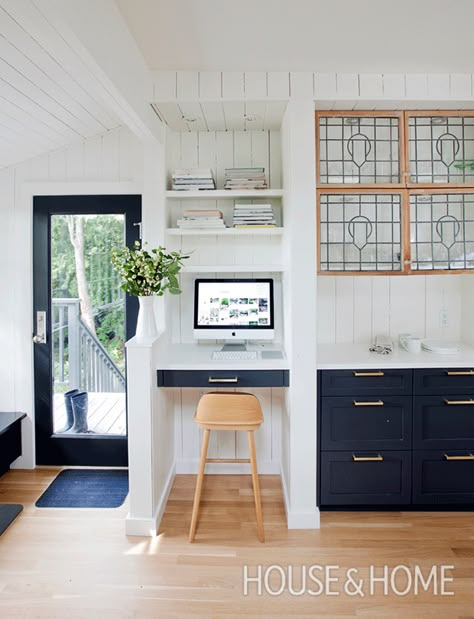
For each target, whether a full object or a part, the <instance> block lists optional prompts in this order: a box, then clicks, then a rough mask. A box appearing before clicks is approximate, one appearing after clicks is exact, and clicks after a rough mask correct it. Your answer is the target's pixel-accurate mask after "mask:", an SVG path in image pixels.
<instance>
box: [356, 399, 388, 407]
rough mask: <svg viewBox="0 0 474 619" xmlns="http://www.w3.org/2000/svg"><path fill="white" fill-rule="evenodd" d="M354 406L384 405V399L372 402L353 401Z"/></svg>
mask: <svg viewBox="0 0 474 619" xmlns="http://www.w3.org/2000/svg"><path fill="white" fill-rule="evenodd" d="M352 405H353V406H383V405H384V403H383V401H382V400H375V401H372V402H359V401H358V400H353V401H352Z"/></svg>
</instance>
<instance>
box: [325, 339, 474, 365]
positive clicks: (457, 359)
mask: <svg viewBox="0 0 474 619" xmlns="http://www.w3.org/2000/svg"><path fill="white" fill-rule="evenodd" d="M317 364H318V369H319V370H352V369H354V368H357V369H359V368H360V369H375V368H400V369H403V368H440V367H441V368H460V367H474V347H472V346H469V345H467V344H461V345H460V350H459V352H458V353H455V354H450V355H440V354H436V353H431V352H426V351H421V352H419V353H409V352H407V351H406V350H401V349H400V347H399V346H398V344H395V346H394V350H393V353H391V354H389V355H380V354H378V353H375V352H370V351H369V344H368V343H367V345H364V344H319V345H318V356H317Z"/></svg>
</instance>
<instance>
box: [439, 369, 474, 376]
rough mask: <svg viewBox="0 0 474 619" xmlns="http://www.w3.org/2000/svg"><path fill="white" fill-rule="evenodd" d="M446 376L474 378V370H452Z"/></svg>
mask: <svg viewBox="0 0 474 619" xmlns="http://www.w3.org/2000/svg"><path fill="white" fill-rule="evenodd" d="M446 374H447V375H448V376H474V370H456V371H455V370H452V371H451V370H450V371H448V372H446Z"/></svg>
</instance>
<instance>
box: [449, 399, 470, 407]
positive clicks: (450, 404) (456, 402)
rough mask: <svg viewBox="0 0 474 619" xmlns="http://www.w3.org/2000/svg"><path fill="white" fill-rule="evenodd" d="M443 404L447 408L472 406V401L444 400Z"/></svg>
mask: <svg viewBox="0 0 474 619" xmlns="http://www.w3.org/2000/svg"><path fill="white" fill-rule="evenodd" d="M444 403H445V404H448V405H449V406H454V405H456V404H460V405H463V404H470V405H473V404H474V400H445V401H444Z"/></svg>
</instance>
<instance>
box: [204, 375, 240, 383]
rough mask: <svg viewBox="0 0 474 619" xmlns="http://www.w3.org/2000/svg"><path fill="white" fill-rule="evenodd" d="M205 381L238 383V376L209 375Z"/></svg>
mask: <svg viewBox="0 0 474 619" xmlns="http://www.w3.org/2000/svg"><path fill="white" fill-rule="evenodd" d="M207 382H208V383H238V382H239V377H238V376H232V377H229V378H213V377H212V376H209V378H208V379H207Z"/></svg>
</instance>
